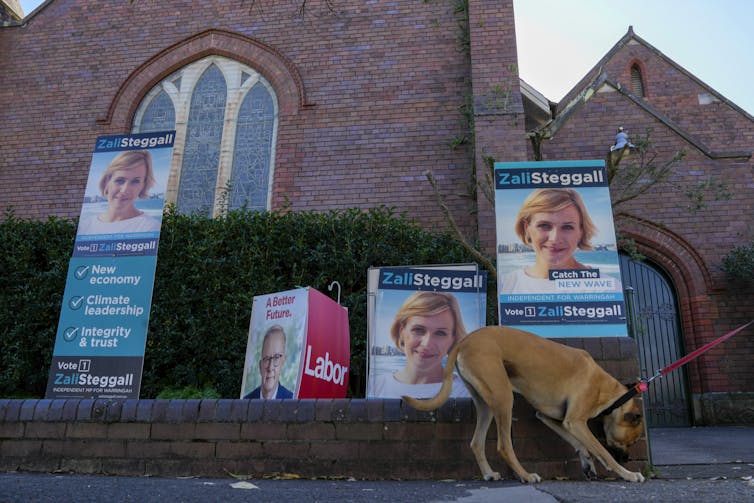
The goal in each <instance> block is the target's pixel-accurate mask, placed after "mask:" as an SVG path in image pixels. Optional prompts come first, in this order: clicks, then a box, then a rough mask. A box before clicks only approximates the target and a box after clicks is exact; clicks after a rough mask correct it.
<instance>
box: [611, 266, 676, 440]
mask: <svg viewBox="0 0 754 503" xmlns="http://www.w3.org/2000/svg"><path fill="white" fill-rule="evenodd" d="M620 267H621V273H622V275H623V287H624V289H626V303H627V305H628V310H629V324H628V329H629V334H630V335H631V336H632V337H634V338H635V339H636V341H637V344H638V349H639V364H640V366H641V375H642V377H645V378H647V377H651V376H652V375H654V374H655V373H656V372H657V371H658V370H660V369H663V368H665V367H667V366H668V365H670V364H671V363H673V362H675V361H676V360H678V359H680V358H682V357H683V356H684V355H685V354H686V352H685V349H684V344H683V334H682V333H681V328H680V327H681V325H680V320H679V316H678V308H677V306H678V299H677V296H676V292H675V288H674V287H673V284H672V283H671V281H670V279H669V278H668V277H667V275H666V274H665V273H663V272H662V271H661V270H660V269H659V268H657V267H655V266H653V265H652V264H651V263H650V262H649V261H647V260H644V261H641V262H640V261H636V260H632V259H631V258H630V257H629V256H628V255H625V254H623V253H621V254H620ZM643 398H644V405H645V413H646V415H647V417H646V424H647V426H648V427H650V428H651V427H672V426H690V425H691V412H690V400H689V394H688V384H687V379H686V369H685V367H681V368H678V369H675V370H674V371H673V372H671V373H669V374H667V375H665V376H663V377H659V378H657V379H655V380H654V381H653V382H652V383H651V384H650V385H649V390H648V391H647V392H646V393H644V395H643Z"/></svg>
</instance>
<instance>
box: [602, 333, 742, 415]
mask: <svg viewBox="0 0 754 503" xmlns="http://www.w3.org/2000/svg"><path fill="white" fill-rule="evenodd" d="M752 323H754V320H751V321H750V322H749V323H747V324H746V325H742V326H740V327H738V328H737V329H735V330H732V331H730V332H728V333H727V334H725V335H723V336H722V337H718V338H717V339H715V340H714V341H712V342H709V343H707V344H705V345H704V346H702V347H700V348H698V349H696V350H694V351H692V352H691V353H689V354H687V355H686V356H684V357H683V358H681V359H680V360H678V361H676V362H673V363H671V364H670V365H668V366H667V367H665V368H664V369H661V370H658V371H657V373H656V374H655V375H653V376H652V377H650V378H649V379H642V380H640V381H639V382H637V383H636V384H634V385H633V386H631V387H630V388H629V389H628V391H626V393H625V394H624V395H623V396H621V397H620V398H618V399H617V400H616V401H615V402H613V404H612V405H610V406H609V407H608V408H607V409H605V410H603V411H602V412H601V413H600V415H607V414H610V413H611V412H612V411H614V410H615V409H617V408H618V407H620V406H621V405H623V404H624V403H626V402H627V401H629V400H630V399H631V398H633V397H634V396H636V395H637V394H639V393H642V392H644V391H647V389H648V388H649V386H647V385H648V384H649V383H651V382H652V381H654V380H655V379H657V378H658V377H662V376H664V375H665V374H667V373H669V372H672V371H673V370H675V369H677V368H678V367H680V366H681V365H685V364H687V363H688V362H690V361H691V360H693V359H694V358H696V357H697V356H699V355H700V354H702V353H705V352H707V351H709V350H710V349H712V348H714V347H715V346H717V345H718V344H720V343H721V342H723V341H725V340H727V339H729V338H731V337H733V336H734V335H736V334H737V333H738V332H740V331H741V330H743V329H745V328H746V327H748V326H749V325H751V324H752Z"/></svg>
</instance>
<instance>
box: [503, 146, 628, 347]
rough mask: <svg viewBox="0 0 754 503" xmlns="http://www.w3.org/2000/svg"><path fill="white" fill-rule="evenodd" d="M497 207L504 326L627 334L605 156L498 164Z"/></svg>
mask: <svg viewBox="0 0 754 503" xmlns="http://www.w3.org/2000/svg"><path fill="white" fill-rule="evenodd" d="M495 213H496V227H497V228H496V234H497V270H498V296H499V303H498V309H499V319H500V324H501V325H507V326H512V327H516V328H520V329H523V330H528V331H530V332H534V333H537V334H538V335H541V336H544V337H609V336H627V333H628V332H627V326H626V316H627V314H626V306H625V302H624V294H623V287H622V282H621V275H620V268H619V263H620V262H619V258H618V249H617V241H616V237H615V228H614V224H613V214H612V207H611V203H610V190H609V188H608V184H607V175H606V172H605V166H604V161H599V160H586V161H547V162H516V163H503V162H498V163H495Z"/></svg>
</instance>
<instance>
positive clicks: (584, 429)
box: [563, 418, 644, 482]
mask: <svg viewBox="0 0 754 503" xmlns="http://www.w3.org/2000/svg"><path fill="white" fill-rule="evenodd" d="M563 428H564V429H565V430H566V431H568V432H569V433H570V434H571V435H573V436H574V437H575V438H576V440H578V441H580V442H581V443H582V444H583V445H584V446H585V447H586V448H587V449H588V450H589V452H590V453H591V454H592V455H593V456H594V457H596V458H597V460H599V462H600V463H602V466H604V467H605V468H606V469H608V470H610V471H613V472H615V473H616V474H617V475H619V476H620V477H621V478H622V479H623V480H627V481H629V482H644V475H642V474H641V473H639V472H632V471H629V470H626V469H625V468H624V467H623V466H621V465H620V464H618V462H617V461H615V458H613V457H612V456H611V455H610V453H609V452H607V449H605V447H604V446H603V445H602V444H601V443H600V442H599V440H597V438H596V437H595V436H594V434H592V432H591V430H590V429H589V426H587V424H586V421H569V420H568V418H566V419H565V420H563Z"/></svg>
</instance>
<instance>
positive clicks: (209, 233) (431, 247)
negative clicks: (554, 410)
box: [0, 208, 495, 398]
mask: <svg viewBox="0 0 754 503" xmlns="http://www.w3.org/2000/svg"><path fill="white" fill-rule="evenodd" d="M75 226H76V222H75V221H67V220H61V219H56V218H51V219H49V220H48V221H46V222H37V221H26V220H21V219H18V218H16V217H15V216H14V215H13V214H12V213H11V212H9V213H8V214H7V215H6V218H5V220H4V221H3V222H2V223H0V246H2V250H1V254H0V275H2V277H3V278H5V279H4V285H3V286H4V288H3V289H2V291H0V301H1V304H0V327H2V328H1V330H2V332H1V333H0V389H2V390H3V391H2V396H5V397H14V396H32V397H39V396H43V395H44V390H45V386H46V383H47V373H48V370H49V364H50V358H51V355H52V350H53V345H54V340H55V331H56V329H57V323H58V315H59V313H60V305H61V301H62V295H63V290H64V287H65V278H66V272H67V268H68V261H69V259H70V255H71V252H72V250H73V240H74V234H75ZM471 261H472V258H471V257H470V256H469V254H468V252H467V251H465V250H464V249H463V248H462V247H461V246H460V245H459V244H458V243H457V242H456V241H455V240H454V239H453V238H452V237H450V236H449V235H447V234H444V233H433V232H428V231H426V230H424V229H422V228H421V227H420V226H418V225H417V224H416V223H415V222H413V221H411V220H409V219H407V218H406V217H405V216H404V215H399V214H396V213H395V212H394V211H392V210H391V209H388V208H377V209H373V210H370V211H359V210H345V211H333V212H328V213H315V212H288V213H260V212H252V211H233V212H230V213H229V214H228V215H227V216H225V217H222V218H215V219H210V218H206V217H201V216H196V215H191V216H186V215H180V214H178V213H176V212H175V211H173V210H172V209H170V208H169V209H168V210H167V211H166V213H165V216H164V219H163V226H162V232H161V236H160V249H159V255H158V260H157V271H156V276H155V288H154V296H153V299H152V311H151V316H150V322H149V334H148V338H147V348H146V352H145V361H144V375H143V381H142V388H141V396H142V397H144V398H151V397H156V396H157V395H158V394H160V393H161V392H164V391H165V390H180V389H182V388H187V389H198V390H215V391H216V392H217V393H219V395H220V396H222V397H225V398H235V397H237V396H238V392H239V389H240V385H241V374H242V372H243V360H244V353H245V350H246V338H247V335H248V329H249V318H250V316H251V303H252V299H253V297H254V296H255V295H261V294H267V293H273V292H277V291H283V290H289V289H292V288H296V287H299V286H311V287H313V288H316V289H317V290H319V291H321V292H323V293H325V294H328V295H331V296H333V297H335V295H336V293H335V292H329V291H328V289H327V287H328V285H329V284H330V283H331V282H332V281H335V280H337V281H338V282H339V283H340V285H341V288H342V290H341V303H342V304H343V305H344V306H346V307H347V308H348V310H349V320H350V327H351V367H350V372H351V374H350V381H349V396H353V397H362V396H364V391H365V382H366V375H365V372H366V339H367V321H366V277H367V269H368V268H369V267H370V266H383V265H410V264H444V263H460V262H471ZM489 279H490V283H489V285H488V290H489V292H491V293H490V295H488V323H494V313H495V307H494V306H495V302H494V291H495V287H494V278H489ZM210 392H211V391H210Z"/></svg>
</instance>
